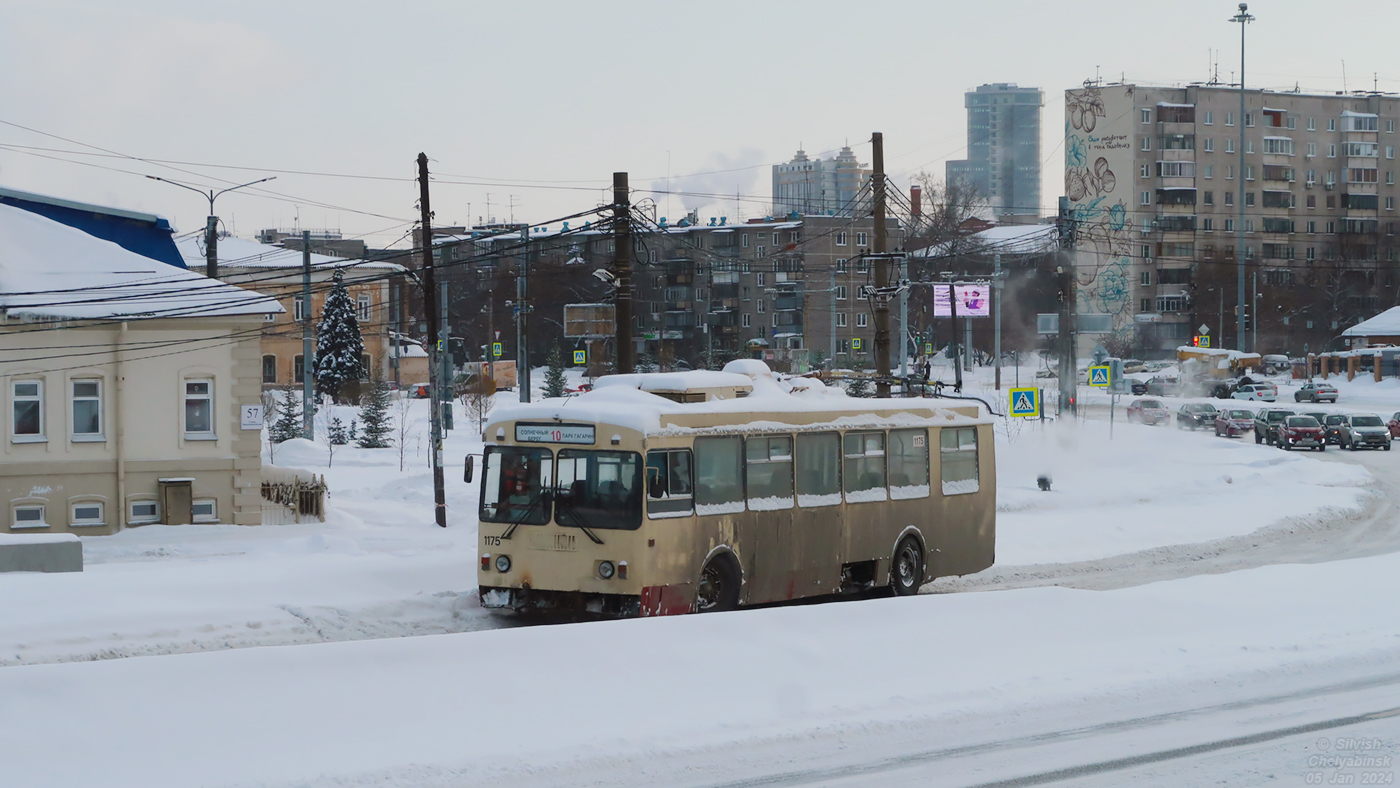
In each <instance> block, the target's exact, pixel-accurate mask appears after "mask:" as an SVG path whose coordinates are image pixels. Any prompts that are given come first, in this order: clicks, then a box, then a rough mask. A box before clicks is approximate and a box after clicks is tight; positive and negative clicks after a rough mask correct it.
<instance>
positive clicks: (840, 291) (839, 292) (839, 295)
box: [836, 285, 846, 301]
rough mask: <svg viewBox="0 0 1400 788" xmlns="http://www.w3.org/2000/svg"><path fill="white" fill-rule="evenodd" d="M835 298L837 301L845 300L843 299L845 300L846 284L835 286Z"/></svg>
mask: <svg viewBox="0 0 1400 788" xmlns="http://www.w3.org/2000/svg"><path fill="white" fill-rule="evenodd" d="M836 300H837V301H845V300H846V286H845V285H837V286H836Z"/></svg>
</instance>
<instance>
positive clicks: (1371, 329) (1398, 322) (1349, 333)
mask: <svg viewBox="0 0 1400 788" xmlns="http://www.w3.org/2000/svg"><path fill="white" fill-rule="evenodd" d="M1393 335H1400V306H1393V307H1391V308H1390V309H1387V310H1385V311H1384V312H1382V313H1380V314H1379V315H1376V316H1375V317H1373V318H1371V319H1370V320H1363V321H1361V322H1360V323H1357V324H1356V325H1354V326H1352V327H1351V328H1348V329H1347V330H1345V331H1343V332H1342V336H1344V337H1371V336H1393Z"/></svg>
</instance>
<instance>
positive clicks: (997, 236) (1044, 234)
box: [910, 224, 1059, 257]
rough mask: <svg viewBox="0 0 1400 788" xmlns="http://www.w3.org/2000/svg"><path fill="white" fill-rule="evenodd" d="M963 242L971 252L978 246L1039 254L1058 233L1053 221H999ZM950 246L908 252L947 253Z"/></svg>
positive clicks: (1050, 245)
mask: <svg viewBox="0 0 1400 788" xmlns="http://www.w3.org/2000/svg"><path fill="white" fill-rule="evenodd" d="M962 242H963V243H964V244H967V243H971V244H972V245H973V248H971V249H966V251H967V252H969V253H972V254H976V253H977V252H978V251H979V250H978V249H977V248H976V247H977V246H982V247H985V251H995V252H1001V253H1002V254H1039V253H1041V252H1045V251H1048V250H1050V249H1053V248H1054V247H1055V246H1056V244H1058V243H1059V234H1058V230H1057V228H1056V227H1055V225H1053V224H999V225H997V226H995V227H989V228H987V229H986V230H983V231H981V232H977V233H973V234H972V235H970V236H968V237H967V238H964V239H963V241H962ZM949 247H950V244H948V243H942V244H934V245H933V246H929V247H925V248H923V249H919V250H917V251H914V252H911V253H910V255H911V256H912V257H937V256H939V255H943V254H946V253H947V252H948V250H949Z"/></svg>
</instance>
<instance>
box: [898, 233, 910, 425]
mask: <svg viewBox="0 0 1400 788" xmlns="http://www.w3.org/2000/svg"><path fill="white" fill-rule="evenodd" d="M908 265H909V263H908V261H907V260H900V261H899V280H900V282H901V283H903V282H904V280H905V279H908V278H909V270H908ZM899 377H900V379H901V380H905V381H907V380H909V290H908V288H905V289H902V290H900V291H899ZM901 388H903V390H904V396H906V397H907V396H909V387H908V386H902V387H901Z"/></svg>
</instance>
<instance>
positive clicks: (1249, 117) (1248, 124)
mask: <svg viewBox="0 0 1400 788" xmlns="http://www.w3.org/2000/svg"><path fill="white" fill-rule="evenodd" d="M1244 125H1245V128H1250V129H1252V128H1254V113H1253V112H1246V113H1244Z"/></svg>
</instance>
